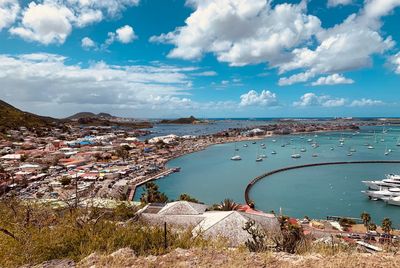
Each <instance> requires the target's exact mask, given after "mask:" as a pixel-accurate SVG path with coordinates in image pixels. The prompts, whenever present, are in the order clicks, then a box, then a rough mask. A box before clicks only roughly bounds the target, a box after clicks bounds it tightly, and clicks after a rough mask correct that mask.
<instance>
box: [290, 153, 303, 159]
mask: <svg viewBox="0 0 400 268" xmlns="http://www.w3.org/2000/svg"><path fill="white" fill-rule="evenodd" d="M291 157H292V158H301V155H300V154H292V155H291Z"/></svg>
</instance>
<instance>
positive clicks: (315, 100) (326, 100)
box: [293, 93, 346, 108]
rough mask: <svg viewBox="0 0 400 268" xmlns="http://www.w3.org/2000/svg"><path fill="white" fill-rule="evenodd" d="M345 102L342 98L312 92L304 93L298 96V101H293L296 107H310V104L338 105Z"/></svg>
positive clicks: (342, 104)
mask: <svg viewBox="0 0 400 268" xmlns="http://www.w3.org/2000/svg"><path fill="white" fill-rule="evenodd" d="M345 104H346V99H344V98H332V97H330V96H327V95H322V96H318V95H316V94H314V93H306V94H304V95H303V96H301V97H300V100H299V101H296V102H294V103H293V106H296V107H310V106H322V107H327V108H329V107H339V106H344V105H345Z"/></svg>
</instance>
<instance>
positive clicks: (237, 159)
mask: <svg viewBox="0 0 400 268" xmlns="http://www.w3.org/2000/svg"><path fill="white" fill-rule="evenodd" d="M231 160H233V161H239V160H242V158H241V157H240V155H235V156H232V157H231Z"/></svg>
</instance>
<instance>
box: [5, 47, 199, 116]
mask: <svg viewBox="0 0 400 268" xmlns="http://www.w3.org/2000/svg"><path fill="white" fill-rule="evenodd" d="M66 60H67V59H66V58H65V57H63V56H59V55H53V54H28V55H20V56H9V55H0V80H1V87H0V98H1V99H6V100H9V101H12V102H25V103H28V104H29V105H32V103H46V106H47V107H48V111H49V113H54V112H59V113H62V111H63V109H67V108H68V107H70V106H76V107H78V108H79V106H82V105H85V106H86V105H88V107H107V110H110V109H122V108H125V109H128V108H130V109H133V110H135V111H140V110H141V109H142V110H143V109H144V110H146V109H147V108H149V107H155V108H157V109H172V107H173V106H174V107H175V109H186V108H185V107H187V106H188V105H189V104H190V102H191V101H190V99H189V98H188V95H189V92H188V88H187V84H188V82H190V81H191V80H190V77H189V75H188V73H189V72H191V71H193V70H195V69H194V68H188V67H185V68H180V67H176V66H167V65H158V66H156V65H150V66H146V65H127V66H116V65H108V64H106V63H104V62H97V63H93V64H92V65H90V66H89V67H81V66H80V65H67V64H66V63H65V62H66ZM182 96H183V97H182ZM29 105H28V107H29ZM154 105H155V106H154ZM99 109H100V108H99ZM44 112H45V111H43V112H42V113H44ZM139 116H141V115H139Z"/></svg>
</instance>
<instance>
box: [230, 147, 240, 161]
mask: <svg viewBox="0 0 400 268" xmlns="http://www.w3.org/2000/svg"><path fill="white" fill-rule="evenodd" d="M236 151H238V149H237V148H236V143H235V151H234V152H236ZM231 160H233V161H239V160H242V158H241V157H240V155H238V154H237V155H234V156H232V157H231Z"/></svg>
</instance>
